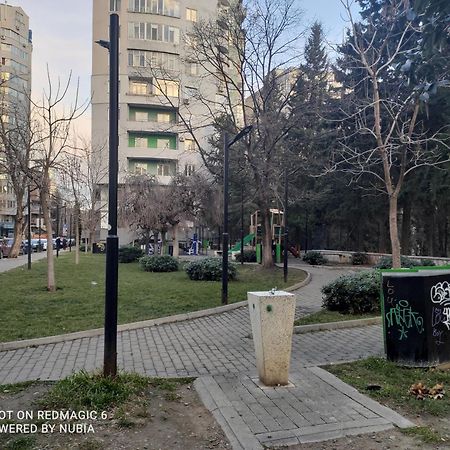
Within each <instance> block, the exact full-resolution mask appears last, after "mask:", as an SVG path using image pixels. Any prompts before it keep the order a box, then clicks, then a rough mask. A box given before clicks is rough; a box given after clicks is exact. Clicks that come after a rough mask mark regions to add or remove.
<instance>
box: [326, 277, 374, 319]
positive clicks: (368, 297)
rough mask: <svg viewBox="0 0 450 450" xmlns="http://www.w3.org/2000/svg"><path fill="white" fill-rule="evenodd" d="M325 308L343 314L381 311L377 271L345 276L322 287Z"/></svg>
mask: <svg viewBox="0 0 450 450" xmlns="http://www.w3.org/2000/svg"><path fill="white" fill-rule="evenodd" d="M322 294H323V303H322V305H323V307H325V308H326V309H328V310H330V311H338V312H340V313H343V314H364V313H371V312H374V313H375V312H379V311H380V274H379V272H376V271H370V272H366V271H364V272H361V273H357V274H351V275H344V276H342V277H339V278H338V279H336V280H334V281H332V282H331V283H328V284H327V285H325V286H323V287H322Z"/></svg>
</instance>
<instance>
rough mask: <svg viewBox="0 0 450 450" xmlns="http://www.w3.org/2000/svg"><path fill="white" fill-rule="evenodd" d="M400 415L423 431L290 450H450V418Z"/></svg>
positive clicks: (387, 433)
mask: <svg viewBox="0 0 450 450" xmlns="http://www.w3.org/2000/svg"><path fill="white" fill-rule="evenodd" d="M397 411H398V412H399V413H400V414H402V415H403V416H405V417H407V418H408V419H409V420H411V421H412V422H413V423H415V424H417V425H418V427H419V428H417V429H409V430H403V431H401V430H400V429H397V428H394V429H392V430H387V431H383V432H380V433H368V434H361V435H358V436H348V437H343V438H340V439H332V440H329V441H323V442H317V443H309V444H303V445H294V446H290V447H289V450H304V449H308V450H361V449H364V450H413V449H421V450H444V449H448V448H449V442H450V416H449V417H444V418H442V417H441V418H438V417H436V416H432V415H423V414H422V415H420V416H414V417H412V416H411V415H408V414H407V413H405V411H400V410H399V409H397ZM424 439H425V440H424ZM427 439H433V442H426V440H427ZM443 439H444V440H443ZM278 448H280V447H278Z"/></svg>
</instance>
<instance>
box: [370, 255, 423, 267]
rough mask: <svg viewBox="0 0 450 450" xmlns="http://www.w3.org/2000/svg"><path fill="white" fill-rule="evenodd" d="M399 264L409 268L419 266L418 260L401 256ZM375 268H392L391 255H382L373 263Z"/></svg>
mask: <svg viewBox="0 0 450 450" xmlns="http://www.w3.org/2000/svg"><path fill="white" fill-rule="evenodd" d="M400 264H401V266H402V267H403V268H406V269H411V268H412V267H417V266H420V265H421V263H420V262H419V261H415V260H413V259H410V258H407V257H406V256H402V257H401V259H400ZM375 268H376V269H392V256H383V257H381V258H380V260H379V261H378V263H377V264H376V265H375Z"/></svg>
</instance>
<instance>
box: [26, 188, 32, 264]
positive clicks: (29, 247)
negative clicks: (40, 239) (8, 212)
mask: <svg viewBox="0 0 450 450" xmlns="http://www.w3.org/2000/svg"><path fill="white" fill-rule="evenodd" d="M27 194H28V202H27V212H28V224H27V225H28V227H27V234H28V236H27V238H28V243H27V247H28V255H27V259H28V264H27V267H28V270H30V269H31V192H30V185H28V192H27Z"/></svg>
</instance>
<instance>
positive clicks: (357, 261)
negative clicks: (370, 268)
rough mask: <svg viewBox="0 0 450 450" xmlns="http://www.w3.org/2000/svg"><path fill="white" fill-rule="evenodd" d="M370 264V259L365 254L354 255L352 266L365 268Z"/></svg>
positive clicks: (357, 253)
mask: <svg viewBox="0 0 450 450" xmlns="http://www.w3.org/2000/svg"><path fill="white" fill-rule="evenodd" d="M368 262H369V258H368V257H367V255H366V254H365V253H363V252H355V253H353V254H352V264H353V265H354V266H363V265H365V264H367V263H368Z"/></svg>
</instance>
